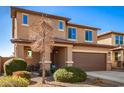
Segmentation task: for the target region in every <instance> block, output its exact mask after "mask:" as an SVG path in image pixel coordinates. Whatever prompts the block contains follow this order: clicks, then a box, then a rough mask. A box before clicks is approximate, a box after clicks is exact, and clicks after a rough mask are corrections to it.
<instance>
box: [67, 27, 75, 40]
mask: <svg viewBox="0 0 124 93" xmlns="http://www.w3.org/2000/svg"><path fill="white" fill-rule="evenodd" d="M68 39H72V40H76V28H71V27H69V28H68Z"/></svg>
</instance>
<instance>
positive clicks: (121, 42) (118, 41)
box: [115, 36, 123, 44]
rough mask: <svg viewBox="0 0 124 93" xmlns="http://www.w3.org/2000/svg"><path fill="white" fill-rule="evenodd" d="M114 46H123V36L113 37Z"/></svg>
mask: <svg viewBox="0 0 124 93" xmlns="http://www.w3.org/2000/svg"><path fill="white" fill-rule="evenodd" d="M115 44H123V36H115Z"/></svg>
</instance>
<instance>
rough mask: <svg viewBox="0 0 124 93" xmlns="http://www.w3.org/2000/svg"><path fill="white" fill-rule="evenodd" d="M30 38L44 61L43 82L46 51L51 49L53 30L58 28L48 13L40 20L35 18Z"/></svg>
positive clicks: (42, 61)
mask: <svg viewBox="0 0 124 93" xmlns="http://www.w3.org/2000/svg"><path fill="white" fill-rule="evenodd" d="M30 27H31V34H30V39H32V40H33V43H32V45H31V49H32V51H35V52H40V63H42V83H45V71H46V70H45V61H46V55H45V53H46V51H51V49H52V44H53V43H54V40H53V30H54V29H55V28H56V27H55V25H54V21H53V20H52V19H49V18H48V17H47V15H42V17H41V18H40V20H37V21H36V20H35V23H33V24H32V25H31V26H30Z"/></svg>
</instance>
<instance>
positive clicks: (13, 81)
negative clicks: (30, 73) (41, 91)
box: [0, 76, 29, 87]
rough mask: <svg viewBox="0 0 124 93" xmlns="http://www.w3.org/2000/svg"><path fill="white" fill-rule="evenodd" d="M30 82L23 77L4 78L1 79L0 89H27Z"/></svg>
mask: <svg viewBox="0 0 124 93" xmlns="http://www.w3.org/2000/svg"><path fill="white" fill-rule="evenodd" d="M28 85H29V81H28V80H27V79H24V78H21V77H11V76H7V77H3V78H2V79H0V87H27V86H28Z"/></svg>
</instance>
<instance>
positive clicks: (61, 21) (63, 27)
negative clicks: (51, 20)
mask: <svg viewBox="0 0 124 93" xmlns="http://www.w3.org/2000/svg"><path fill="white" fill-rule="evenodd" d="M60 21H61V22H62V23H63V29H60V28H59V22H60ZM58 29H59V31H64V29H65V25H64V21H63V20H58Z"/></svg>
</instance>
